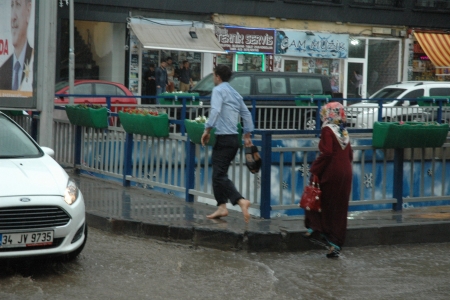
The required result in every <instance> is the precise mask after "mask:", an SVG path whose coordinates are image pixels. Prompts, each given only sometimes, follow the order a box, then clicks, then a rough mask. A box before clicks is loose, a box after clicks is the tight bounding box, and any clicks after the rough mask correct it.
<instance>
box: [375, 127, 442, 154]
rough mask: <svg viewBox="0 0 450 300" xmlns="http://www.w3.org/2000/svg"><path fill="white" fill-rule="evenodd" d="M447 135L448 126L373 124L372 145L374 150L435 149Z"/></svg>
mask: <svg viewBox="0 0 450 300" xmlns="http://www.w3.org/2000/svg"><path fill="white" fill-rule="evenodd" d="M447 134H448V124H439V123H436V122H429V123H423V122H405V123H403V124H400V123H398V122H392V123H391V122H375V123H374V125H373V138H372V145H373V147H375V148H436V147H442V144H444V142H445V140H446V139H447Z"/></svg>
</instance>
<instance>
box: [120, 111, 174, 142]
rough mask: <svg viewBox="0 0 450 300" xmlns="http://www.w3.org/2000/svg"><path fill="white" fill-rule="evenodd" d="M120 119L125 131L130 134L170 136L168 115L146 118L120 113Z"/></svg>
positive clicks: (147, 116) (146, 116)
mask: <svg viewBox="0 0 450 300" xmlns="http://www.w3.org/2000/svg"><path fill="white" fill-rule="evenodd" d="M119 119H120V122H121V124H122V126H123V129H125V131H126V132H128V133H134V134H142V135H147V136H154V137H168V136H169V116H168V115H167V114H159V115H157V116H152V115H145V116H144V115H140V114H129V113H125V112H122V111H119Z"/></svg>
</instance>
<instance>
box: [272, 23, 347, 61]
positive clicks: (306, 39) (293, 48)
mask: <svg viewBox="0 0 450 300" xmlns="http://www.w3.org/2000/svg"><path fill="white" fill-rule="evenodd" d="M348 41H349V35H348V34H334V33H324V32H308V33H307V32H304V31H294V30H277V33H276V54H280V55H290V56H302V57H320V58H347V57H348Z"/></svg>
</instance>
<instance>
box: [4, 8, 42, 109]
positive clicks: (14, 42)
mask: <svg viewBox="0 0 450 300" xmlns="http://www.w3.org/2000/svg"><path fill="white" fill-rule="evenodd" d="M35 26H36V24H35V0H8V1H5V0H4V1H0V106H1V107H24V103H27V104H26V105H25V107H30V103H32V102H30V101H29V100H30V98H33V91H34V86H35V82H34V81H35V74H34V71H35V65H36V64H35V57H37V56H36V55H35ZM21 102H22V103H21ZM31 105H35V104H31Z"/></svg>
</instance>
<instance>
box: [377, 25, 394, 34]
mask: <svg viewBox="0 0 450 300" xmlns="http://www.w3.org/2000/svg"><path fill="white" fill-rule="evenodd" d="M372 33H374V34H389V35H391V34H392V32H391V28H383V27H372Z"/></svg>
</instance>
